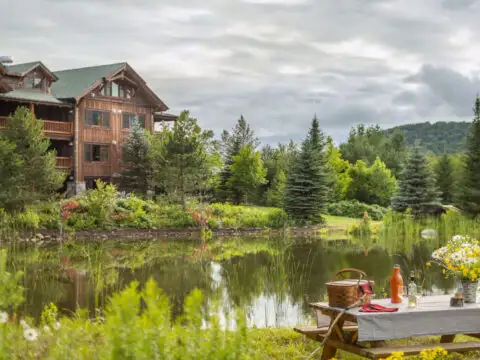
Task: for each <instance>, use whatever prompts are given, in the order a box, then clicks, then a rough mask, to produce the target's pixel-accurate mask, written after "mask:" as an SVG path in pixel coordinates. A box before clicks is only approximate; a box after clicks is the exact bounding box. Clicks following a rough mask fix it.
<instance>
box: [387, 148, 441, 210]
mask: <svg viewBox="0 0 480 360" xmlns="http://www.w3.org/2000/svg"><path fill="white" fill-rule="evenodd" d="M440 205H441V204H440V199H439V195H438V191H437V189H436V187H435V177H434V175H433V174H432V173H431V171H430V169H429V168H428V166H427V162H426V160H425V156H424V155H422V154H421V153H420V150H419V148H418V147H415V148H414V149H413V151H412V154H411V155H410V157H409V158H408V160H407V164H406V166H405V169H404V171H403V172H402V174H401V177H400V181H399V189H398V193H397V194H396V195H395V196H394V198H393V199H392V209H393V210H395V211H400V212H404V211H405V210H407V209H411V211H412V213H413V214H414V215H419V214H428V213H433V212H435V211H437V210H438V209H439V207H440Z"/></svg>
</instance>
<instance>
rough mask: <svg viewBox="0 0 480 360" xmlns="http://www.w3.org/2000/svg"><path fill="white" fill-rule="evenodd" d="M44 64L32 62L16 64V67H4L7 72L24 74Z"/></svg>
mask: <svg viewBox="0 0 480 360" xmlns="http://www.w3.org/2000/svg"><path fill="white" fill-rule="evenodd" d="M41 64H42V63H41V62H40V61H32V62H28V63H23V64H15V65H4V66H5V68H6V69H7V71H11V72H17V73H20V74H22V73H24V72H25V71H27V70H30V69H31V68H33V67H35V66H38V65H41Z"/></svg>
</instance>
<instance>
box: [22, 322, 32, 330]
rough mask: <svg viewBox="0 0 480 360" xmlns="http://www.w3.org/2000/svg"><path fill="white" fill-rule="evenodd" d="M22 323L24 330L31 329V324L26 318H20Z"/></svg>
mask: <svg viewBox="0 0 480 360" xmlns="http://www.w3.org/2000/svg"><path fill="white" fill-rule="evenodd" d="M20 325H22V327H23V329H24V330H27V329H30V325H28V324H27V322H26V321H25V320H20Z"/></svg>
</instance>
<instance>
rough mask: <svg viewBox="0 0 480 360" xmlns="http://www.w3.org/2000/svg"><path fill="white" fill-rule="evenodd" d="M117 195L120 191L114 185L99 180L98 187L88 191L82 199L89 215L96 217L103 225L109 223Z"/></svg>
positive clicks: (100, 225)
mask: <svg viewBox="0 0 480 360" xmlns="http://www.w3.org/2000/svg"><path fill="white" fill-rule="evenodd" d="M117 196H118V192H117V189H116V188H115V186H114V185H112V184H106V183H104V182H103V181H99V180H97V188H96V189H91V190H88V191H87V193H86V195H85V196H84V197H83V199H82V200H83V202H84V206H85V209H86V211H87V213H88V216H90V217H91V218H92V219H95V224H96V225H97V226H99V227H103V226H105V225H106V224H107V221H108V220H109V217H110V215H111V214H112V212H113V208H114V205H115V199H116V198H117Z"/></svg>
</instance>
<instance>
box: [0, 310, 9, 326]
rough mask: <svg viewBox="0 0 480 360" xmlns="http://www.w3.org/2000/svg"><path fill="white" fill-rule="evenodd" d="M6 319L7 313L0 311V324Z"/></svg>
mask: <svg viewBox="0 0 480 360" xmlns="http://www.w3.org/2000/svg"><path fill="white" fill-rule="evenodd" d="M7 321H8V314H7V313H6V312H5V311H0V324H5V323H6V322H7Z"/></svg>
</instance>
